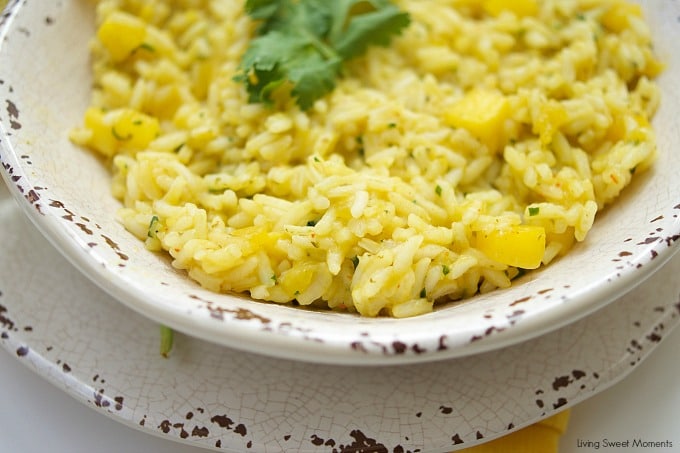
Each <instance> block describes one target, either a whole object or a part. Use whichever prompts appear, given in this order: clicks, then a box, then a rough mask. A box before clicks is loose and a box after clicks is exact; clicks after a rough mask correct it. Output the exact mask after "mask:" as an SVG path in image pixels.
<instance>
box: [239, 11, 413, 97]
mask: <svg viewBox="0 0 680 453" xmlns="http://www.w3.org/2000/svg"><path fill="white" fill-rule="evenodd" d="M246 11H247V12H248V14H249V15H250V16H251V17H252V18H253V19H255V20H258V21H260V24H259V28H258V30H257V36H256V37H255V38H254V39H253V40H252V41H251V42H250V45H249V47H248V49H247V50H246V52H245V54H244V55H243V58H242V60H241V64H240V67H239V70H240V72H239V74H238V75H237V77H236V80H237V81H239V82H242V83H244V84H245V85H246V88H247V90H248V95H249V100H250V101H251V102H264V103H271V102H272V93H273V92H274V91H275V90H276V89H277V88H279V87H281V86H282V85H284V84H287V83H288V84H290V85H291V86H292V91H291V95H292V96H293V97H294V98H295V99H296V101H297V103H298V105H299V106H300V108H302V109H303V110H306V109H308V108H310V107H311V106H312V105H313V103H314V101H316V100H317V99H319V98H320V97H322V96H324V95H325V94H327V93H329V92H330V91H332V90H333V88H334V87H335V81H336V79H337V78H338V77H339V76H340V73H341V70H342V65H343V62H345V61H346V60H349V59H352V58H354V57H357V56H359V55H362V54H363V53H365V52H366V50H367V48H368V47H369V46H371V45H379V46H386V45H388V44H389V42H390V40H391V38H392V37H393V36H394V35H397V34H399V33H400V32H401V31H402V30H403V29H404V28H405V27H407V26H408V25H409V23H410V17H409V15H408V14H407V13H405V12H402V11H401V10H400V9H399V8H398V7H397V6H395V5H393V4H392V2H391V1H390V0H333V1H329V0H247V1H246Z"/></svg>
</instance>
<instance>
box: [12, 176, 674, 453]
mask: <svg viewBox="0 0 680 453" xmlns="http://www.w3.org/2000/svg"><path fill="white" fill-rule="evenodd" d="M1 196H2V185H1V184H0V222H1V223H2V225H3V228H2V229H0V268H1V269H3V272H2V273H0V347H1V348H3V349H5V350H6V351H7V352H8V353H9V354H11V356H13V357H14V358H15V359H17V360H18V361H19V362H21V363H23V364H24V365H26V366H27V367H29V368H30V369H31V370H33V371H34V372H36V373H37V374H38V375H40V376H43V377H44V378H46V379H48V380H49V381H50V382H52V383H53V384H55V385H56V386H57V387H58V388H60V389H62V390H64V391H66V392H67V393H68V394H70V395H71V396H73V397H74V398H75V399H77V400H78V401H81V402H82V403H84V404H86V405H87V406H88V407H90V408H91V409H93V410H95V411H97V412H99V413H103V414H106V415H108V416H110V417H112V418H113V419H114V420H116V421H118V422H121V423H124V424H126V425H128V426H131V427H134V428H137V429H140V430H142V431H143V432H146V433H149V434H154V435H158V436H162V437H164V438H165V439H168V440H172V441H178V442H185V443H188V444H191V445H194V446H196V447H206V448H213V449H215V450H219V451H234V452H235V451H240V452H244V451H252V452H258V453H267V452H276V453H278V452H281V451H291V452H300V453H317V452H318V453H321V452H328V451H339V452H346V453H359V452H362V451H375V452H379V451H389V452H399V451H402V452H409V451H410V452H416V451H421V452H443V451H454V450H457V449H460V448H464V447H469V446H472V445H475V444H479V443H483V442H486V441H488V440H491V439H493V438H496V437H498V436H502V435H504V434H507V433H509V432H512V431H515V430H517V429H519V428H522V427H524V426H526V425H528V424H530V423H534V422H536V421H538V420H540V419H543V418H545V417H548V416H550V415H552V414H554V413H556V412H558V411H561V410H563V409H566V408H569V407H572V406H573V405H576V404H577V403H579V402H581V401H583V400H585V399H587V398H590V397H591V396H593V395H595V394H597V393H599V392H601V391H603V390H605V389H607V388H609V387H610V386H612V385H613V384H614V383H616V382H618V381H619V380H620V379H622V378H623V377H625V376H627V375H628V374H629V373H630V372H631V371H633V370H635V369H636V368H637V366H638V364H640V363H641V361H642V360H643V359H644V358H646V357H647V356H648V355H649V354H650V353H652V351H654V349H655V348H656V346H657V345H658V344H659V343H660V342H661V341H663V339H664V338H666V337H667V336H668V334H669V333H670V331H671V330H672V329H674V328H677V325H678V324H679V323H680V280H678V279H677V278H676V276H677V275H678V274H679V273H680V255H676V256H675V257H674V258H673V259H672V260H671V261H670V262H669V263H667V264H666V265H665V266H664V267H663V268H661V269H660V270H659V271H658V272H657V273H655V274H654V275H653V276H652V277H651V278H650V279H649V280H647V281H646V282H645V283H643V284H642V285H640V286H639V287H637V288H636V289H635V290H633V291H631V292H629V293H627V294H626V295H625V296H623V297H622V298H621V299H618V300H617V301H616V302H615V303H612V304H610V305H609V306H607V307H604V308H603V309H602V310H599V311H598V312H596V313H594V314H592V315H590V316H588V317H586V318H584V319H581V320H579V321H577V322H575V323H572V324H570V325H569V326H566V327H564V328H562V329H558V330H556V331H554V332H551V333H549V334H546V335H544V336H542V337H540V338H537V339H534V340H530V341H527V342H524V343H521V344H518V345H515V346H511V347H507V348H502V349H498V350H496V351H491V352H487V353H483V354H478V355H474V356H471V357H464V358H457V359H451V360H445V361H437V362H433V363H420V364H411V365H399V366H383V367H365V366H359V367H356V366H336V365H323V364H311V363H304V362H298V361H290V360H281V359H276V358H269V357H264V356H260V355H257V354H251V353H247V352H240V351H237V350H234V349H231V348H225V347H222V346H219V345H215V344H213V343H209V342H204V341H201V340H197V339H195V338H192V337H188V336H185V335H178V337H177V340H176V345H175V349H174V350H173V351H172V353H171V354H170V357H169V358H168V359H163V358H162V357H161V356H160V354H159V329H158V326H157V325H156V324H155V323H154V322H153V321H150V320H148V319H147V318H146V317H144V316H141V315H138V314H136V313H134V312H132V311H131V310H130V309H128V308H126V307H125V306H123V305H122V304H120V303H118V302H117V301H116V300H114V299H112V298H111V297H109V296H108V295H107V294H106V293H104V292H103V291H101V290H100V289H99V288H97V287H96V286H94V285H93V284H91V283H90V282H89V281H88V280H87V279H86V278H85V277H83V276H82V275H81V274H80V273H79V272H78V271H77V270H76V269H74V268H73V267H72V266H70V265H69V264H68V262H66V261H65V260H64V258H63V257H62V256H61V255H60V254H59V253H57V252H56V251H55V250H54V249H53V247H51V246H50V245H49V243H47V242H46V241H45V240H44V238H42V237H41V236H40V234H39V233H38V232H37V231H36V230H35V229H34V228H32V227H31V225H30V224H29V223H28V222H27V221H26V220H25V219H24V218H22V216H21V215H19V213H20V211H19V210H18V209H17V208H16V207H15V206H14V204H13V203H12V202H11V201H9V200H5V201H4V202H2V201H1V200H2V197H1ZM0 353H3V352H0ZM35 428H36V429H37V430H38V431H40V429H43V428H45V427H40V426H36V427H35ZM603 433H604V434H606V432H600V434H603ZM631 435H635V436H639V435H640V433H639V432H634V433H632V434H631ZM5 440H10V441H11V439H5ZM77 442H78V439H77V438H76V439H74V440H73V445H76V444H77ZM10 445H11V442H10ZM0 449H1V447H0Z"/></svg>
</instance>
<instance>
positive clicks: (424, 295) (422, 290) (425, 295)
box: [420, 288, 427, 299]
mask: <svg viewBox="0 0 680 453" xmlns="http://www.w3.org/2000/svg"><path fill="white" fill-rule="evenodd" d="M420 297H421V298H423V299H424V298H425V297H427V291H425V288H423V289H421V290H420Z"/></svg>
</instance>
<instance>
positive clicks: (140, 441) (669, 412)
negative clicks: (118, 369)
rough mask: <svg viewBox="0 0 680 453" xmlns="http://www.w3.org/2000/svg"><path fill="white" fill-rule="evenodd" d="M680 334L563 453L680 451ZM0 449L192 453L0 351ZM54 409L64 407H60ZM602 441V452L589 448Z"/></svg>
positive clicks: (577, 423) (579, 421)
mask: <svg viewBox="0 0 680 453" xmlns="http://www.w3.org/2000/svg"><path fill="white" fill-rule="evenodd" d="M678 351H680V329H675V330H674V331H673V332H672V333H670V334H669V335H668V336H667V337H666V338H665V339H664V340H663V341H662V343H661V345H660V346H659V347H658V348H657V349H656V350H655V351H654V352H653V353H652V355H651V356H650V357H648V358H647V359H646V360H645V361H644V362H642V363H641V364H640V365H639V366H638V367H637V368H636V369H634V371H633V372H632V373H631V374H630V375H628V376H627V377H626V378H625V379H624V380H623V381H621V382H619V383H618V384H615V385H614V386H613V387H611V388H610V389H608V390H606V391H604V392H603V393H600V394H599V395H597V396H595V397H593V398H591V399H590V400H587V401H585V402H584V403H581V404H580V405H578V406H576V407H575V408H574V409H573V411H572V420H571V423H570V426H569V430H568V432H567V433H566V435H565V436H564V437H563V439H562V443H561V450H560V451H561V453H586V452H592V451H600V450H601V451H625V452H639V453H643V452H644V453H651V452H657V451H658V452H673V451H680V432H678V431H679V430H678V427H680V379H678V376H680V360H679V355H680V353H679V352H678ZM0 397H1V400H0V452H1V453H15V452H17V453H33V452H36V453H37V452H40V453H43V452H69V453H79V452H88V453H91V452H101V453H109V452H110V453H126V452H141V453H156V452H159V453H160V452H163V453H176V452H177V453H179V452H182V453H193V452H199V451H206V450H203V449H199V448H191V447H187V446H186V445H181V444H178V443H174V442H172V441H169V440H167V439H162V438H157V437H154V436H152V435H149V434H147V433H143V432H140V431H137V430H134V429H132V428H128V427H127V426H123V425H122V424H120V423H118V422H117V421H115V420H113V419H110V418H108V417H107V416H105V415H103V414H101V413H98V412H95V411H94V410H92V409H90V408H89V407H86V406H85V405H83V404H81V403H79V402H77V401H76V400H74V399H73V398H71V397H70V396H69V395H67V394H66V393H64V392H62V391H61V390H58V389H57V388H56V387H54V386H52V384H50V383H48V382H47V381H46V380H44V379H43V378H42V377H40V376H38V375H36V374H34V373H33V372H32V371H30V370H29V369H28V368H27V367H26V366H24V365H23V364H22V363H21V362H19V361H18V360H16V359H15V358H14V357H12V356H11V355H10V354H8V353H7V352H5V351H4V350H0ZM55 408H59V409H58V410H57V409H55ZM634 438H642V439H643V440H647V441H670V442H672V444H673V447H672V448H650V447H647V448H632V447H630V448H625V449H616V448H611V447H610V448H605V447H604V443H603V442H604V440H605V439H608V440H610V441H616V440H620V441H625V440H628V439H630V440H631V442H632V439H634ZM587 441H591V442H596V441H599V442H600V449H599V450H596V449H595V448H594V447H587V446H584V444H585V442H587Z"/></svg>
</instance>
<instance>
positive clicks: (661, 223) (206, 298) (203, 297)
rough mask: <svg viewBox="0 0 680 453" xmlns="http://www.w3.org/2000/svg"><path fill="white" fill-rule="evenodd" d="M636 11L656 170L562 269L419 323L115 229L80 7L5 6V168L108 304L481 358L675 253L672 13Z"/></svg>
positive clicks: (279, 335)
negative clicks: (259, 286)
mask: <svg viewBox="0 0 680 453" xmlns="http://www.w3.org/2000/svg"><path fill="white" fill-rule="evenodd" d="M642 4H643V7H644V8H645V10H646V13H647V16H648V18H649V20H650V21H651V22H652V29H653V30H654V31H655V35H656V36H655V40H656V42H657V44H658V46H657V47H658V52H659V54H660V55H661V57H662V59H664V60H665V61H666V62H667V63H668V69H667V70H666V72H665V73H664V74H663V76H662V78H661V80H660V83H661V86H662V90H663V101H662V107H661V110H660V112H659V114H658V115H657V117H656V119H655V126H656V129H657V131H658V135H659V136H658V142H659V160H658V162H657V164H656V166H655V167H654V168H653V169H652V170H651V171H649V172H647V173H646V174H642V175H639V177H638V178H636V181H635V182H634V184H633V185H632V186H631V187H630V188H629V189H628V190H627V191H626V192H625V193H624V194H623V196H622V197H621V199H620V200H619V201H618V203H617V205H616V206H615V207H613V208H612V209H609V210H607V211H605V212H603V213H601V214H600V215H598V218H597V221H596V226H595V227H594V229H593V230H592V231H591V233H590V235H589V237H588V239H587V241H586V242H584V243H582V244H579V245H578V246H577V247H575V249H574V250H573V251H572V252H571V254H570V255H568V256H567V257H565V258H564V259H561V260H559V261H557V262H555V263H554V264H552V265H551V266H550V267H549V268H547V269H545V270H542V271H539V272H534V273H530V274H528V275H526V276H525V277H523V279H521V280H520V281H518V282H517V284H516V285H515V286H513V287H512V288H510V289H508V290H502V291H496V292H493V293H491V294H487V295H484V296H480V297H476V298H473V299H471V300H469V301H467V302H465V303H461V304H458V305H452V306H447V307H443V308H441V309H439V310H437V311H435V312H434V313H432V314H428V315H424V316H420V317H417V318H412V319H405V320H394V319H366V318H358V317H357V316H354V315H346V314H337V313H327V312H323V313H322V312H311V311H306V310H302V309H299V308H292V307H288V306H279V305H274V304H265V303H259V302H254V301H251V300H248V299H247V298H243V297H236V296H231V295H217V294H214V293H210V292H208V291H205V290H203V289H201V288H199V287H197V285H195V284H194V283H193V282H191V281H189V280H188V279H187V278H186V276H185V275H183V274H182V273H180V272H177V271H175V270H173V269H172V267H171V266H170V264H169V262H168V261H167V260H165V259H163V258H162V257H160V256H157V255H155V254H152V253H149V252H147V251H145V250H144V248H143V244H141V243H140V242H139V241H138V240H137V239H136V238H134V237H132V235H130V234H128V233H127V232H126V231H124V229H123V228H122V226H121V225H119V224H118V223H116V221H115V219H114V216H115V212H116V209H117V207H118V204H117V202H116V201H115V200H113V199H112V197H111V195H110V191H109V183H108V181H109V175H108V173H107V170H106V168H105V166H104V165H103V164H102V163H101V162H100V161H98V160H97V159H96V158H95V157H94V156H93V155H91V154H90V153H88V152H87V151H85V150H82V149H79V148H77V147H74V146H73V145H71V144H70V143H69V141H68V139H67V131H68V130H69V129H70V128H71V127H73V126H74V125H76V124H79V122H80V119H81V116H82V112H83V111H84V109H85V107H86V106H87V104H88V97H89V83H90V76H89V72H88V68H89V62H88V48H87V45H86V43H87V41H88V39H89V38H90V36H91V35H92V33H93V24H92V5H91V4H89V3H87V2H81V1H76V0H61V1H58V2H49V3H48V4H39V3H31V2H25V1H12V2H10V5H9V6H8V8H7V9H6V12H5V13H4V15H3V16H2V17H0V36H1V39H2V41H0V61H1V62H2V64H0V163H1V164H2V166H1V170H0V172H1V173H3V176H4V178H5V181H6V182H7V183H8V184H9V186H10V189H11V192H12V194H13V195H14V196H15V198H17V199H18V200H20V201H21V203H22V207H23V209H24V211H25V212H26V213H27V214H28V216H29V217H30V218H31V220H32V221H33V223H35V224H36V225H37V226H38V227H39V228H40V230H41V231H42V232H43V233H44V234H45V235H46V236H47V237H48V239H49V240H50V241H51V242H52V243H53V244H55V245H56V246H57V248H58V249H60V250H61V252H62V253H63V254H64V255H65V256H66V257H67V258H68V259H69V260H70V261H71V262H72V263H74V264H75V265H76V267H78V268H79V269H80V270H81V271H82V272H84V273H85V274H86V275H87V276H88V277H89V278H90V279H91V280H93V281H94V282H95V283H97V284H98V285H99V286H100V287H101V288H103V289H104V290H105V291H106V292H108V293H109V294H111V295H112V296H113V297H114V298H116V299H118V300H120V301H122V302H123V303H125V304H126V305H127V306H129V307H131V308H133V309H134V310H136V311H137V312H139V313H142V314H144V315H145V316H147V317H148V318H151V319H154V320H156V321H157V322H162V323H165V324H167V325H169V326H171V327H173V328H175V329H176V330H178V331H180V332H184V333H186V334H189V335H192V336H194V337H197V338H201V339H204V340H208V341H212V342H215V343H218V344H221V345H226V346H230V347H235V348H239V349H243V350H248V351H253V352H258V353H264V354H268V355H272V356H276V357H282V358H291V359H296V360H305V361H311V362H325V363H333V364H352V365H357V364H370V365H379V364H390V365H391V364H398V363H399V364H406V363H416V362H426V361H433V360H443V359H449V358H452V357H461V356H465V355H471V354H475V353H479V352H484V351H490V350H493V349H497V348H500V347H504V346H508V345H511V344H516V343H518V342H520V341H524V340H527V339H530V338H533V337H536V336H538V335H541V334H545V333H546V332H549V331H552V330H555V329H557V328H559V327H562V326H565V325H567V324H568V323H570V322H573V321H575V320H577V319H579V318H581V317H583V316H586V315H588V314H590V313H592V312H594V311H595V310H597V309H599V308H602V307H603V306H605V305H606V304H608V303H610V302H611V301H613V300H615V299H616V298H617V297H618V296H620V295H622V294H624V293H626V292H628V291H629V290H631V289H632V288H633V287H634V286H635V285H637V284H638V283H640V282H641V281H643V280H644V279H645V278H647V277H649V276H650V275H651V274H653V273H654V271H656V270H657V269H658V268H660V267H661V265H662V264H663V263H665V262H666V261H668V260H669V259H670V258H671V256H672V255H673V253H674V252H675V251H676V250H677V249H678V237H680V219H678V215H679V214H680V178H678V177H677V175H678V173H679V171H680V161H679V160H678V158H677V155H676V153H675V150H676V149H677V146H678V143H680V127H679V125H678V122H677V116H678V109H679V108H680V107H679V106H680V86H678V85H677V83H675V81H676V80H677V78H678V75H679V74H680V67H679V66H678V64H680V54H678V52H677V50H676V49H674V47H673V46H674V44H675V42H676V41H677V40H678V38H680V22H679V21H678V20H677V18H678V17H679V16H680V3H678V2H677V1H674V0H669V1H664V2H653V3H650V2H644V3H642ZM27 55H32V56H31V58H27ZM99 309H100V307H95V306H93V307H92V311H97V310H99Z"/></svg>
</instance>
